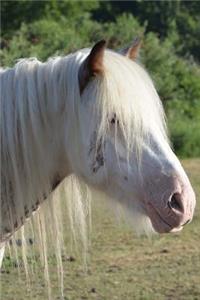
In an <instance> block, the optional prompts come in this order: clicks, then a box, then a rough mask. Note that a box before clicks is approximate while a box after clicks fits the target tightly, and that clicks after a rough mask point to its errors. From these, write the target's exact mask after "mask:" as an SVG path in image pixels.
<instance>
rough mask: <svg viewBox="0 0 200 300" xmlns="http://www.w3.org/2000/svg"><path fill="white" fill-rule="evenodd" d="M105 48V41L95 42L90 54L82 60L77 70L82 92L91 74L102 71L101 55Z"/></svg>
mask: <svg viewBox="0 0 200 300" xmlns="http://www.w3.org/2000/svg"><path fill="white" fill-rule="evenodd" d="M105 48H106V41H104V40H101V41H99V42H97V43H96V44H95V45H94V47H93V48H92V50H91V51H90V54H89V55H88V57H87V58H86V60H85V61H84V62H83V64H82V65H81V67H80V70H79V85H80V91H81V93H82V92H83V90H84V88H85V87H86V85H87V83H88V82H89V80H90V78H91V77H92V76H95V75H97V74H102V73H103V56H104V52H105Z"/></svg>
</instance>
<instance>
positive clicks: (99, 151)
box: [88, 131, 104, 173]
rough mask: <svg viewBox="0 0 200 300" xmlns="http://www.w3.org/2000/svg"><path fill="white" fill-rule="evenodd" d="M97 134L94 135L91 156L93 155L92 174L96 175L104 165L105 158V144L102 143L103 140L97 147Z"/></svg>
mask: <svg viewBox="0 0 200 300" xmlns="http://www.w3.org/2000/svg"><path fill="white" fill-rule="evenodd" d="M96 140H97V134H96V131H95V132H94V133H93V135H92V138H91V143H90V150H89V153H88V154H89V156H90V155H93V156H94V158H93V162H92V168H91V169H92V172H93V173H96V172H97V171H98V170H99V168H100V167H102V166H103V165H104V156H103V147H104V145H103V144H104V143H103V142H102V138H101V139H100V140H99V142H98V145H96Z"/></svg>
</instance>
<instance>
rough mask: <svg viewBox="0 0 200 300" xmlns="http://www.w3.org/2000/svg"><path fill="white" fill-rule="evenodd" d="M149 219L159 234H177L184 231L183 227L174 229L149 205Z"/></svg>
mask: <svg viewBox="0 0 200 300" xmlns="http://www.w3.org/2000/svg"><path fill="white" fill-rule="evenodd" d="M148 217H149V219H150V221H151V224H152V227H153V229H154V230H155V231H156V232H157V233H160V234H161V233H177V232H180V231H181V230H182V229H183V226H179V227H172V226H171V225H170V224H168V223H167V221H165V220H164V218H163V217H162V216H161V215H160V214H159V213H158V212H157V210H156V209H155V208H154V207H153V206H152V205H148Z"/></svg>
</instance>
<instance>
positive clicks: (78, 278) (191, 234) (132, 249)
mask: <svg viewBox="0 0 200 300" xmlns="http://www.w3.org/2000/svg"><path fill="white" fill-rule="evenodd" d="M183 165H184V167H185V169H186V171H187V173H188V175H189V178H190V180H191V182H192V184H193V187H194V189H195V191H196V195H197V208H196V212H195V217H194V219H193V222H192V223H191V224H189V225H188V226H186V227H185V228H184V230H183V231H182V232H181V233H180V234H171V235H161V236H155V237H153V238H151V239H149V238H146V237H137V236H136V235H134V233H133V232H132V230H130V228H129V227H128V226H127V225H125V224H122V225H119V224H117V222H116V220H115V218H114V217H113V216H112V214H111V213H110V212H109V211H108V209H107V207H105V206H104V205H103V204H100V203H99V204H98V205H97V206H96V207H95V209H94V211H93V230H92V246H91V250H90V262H89V265H88V271H87V272H85V271H84V267H83V263H82V262H81V259H80V258H79V257H78V256H76V255H75V254H74V252H73V251H71V252H70V253H69V257H63V265H64V281H65V288H64V290H65V294H66V296H65V299H66V300H92V299H98V300H117V299H118V300H132V299H133V300H137V299H140V300H145V299H146V300H151V299H152V300H171V299H175V300H197V299H200V209H199V204H200V202H199V201H200V159H193V160H184V161H183ZM70 256H71V257H70ZM49 264H50V274H51V281H52V288H53V294H52V295H53V296H52V299H53V300H56V299H61V298H60V296H59V289H58V287H57V285H58V283H57V280H56V265H55V260H54V259H53V258H52V259H51V258H50V261H49ZM36 270H37V272H36V274H35V275H34V276H33V278H32V283H31V284H32V289H33V292H32V295H31V296H30V295H29V296H28V294H27V292H26V284H25V274H24V271H23V270H21V272H20V278H19V279H18V269H17V268H15V267H13V266H11V264H10V263H9V261H8V258H7V259H6V260H5V261H4V264H3V269H2V274H1V282H2V291H1V297H2V300H14V299H16V300H24V299H38V300H45V299H47V295H46V294H45V291H46V288H45V286H44V282H43V280H42V276H43V270H41V269H40V268H39V267H38V268H37V266H36ZM28 297H29V298H28Z"/></svg>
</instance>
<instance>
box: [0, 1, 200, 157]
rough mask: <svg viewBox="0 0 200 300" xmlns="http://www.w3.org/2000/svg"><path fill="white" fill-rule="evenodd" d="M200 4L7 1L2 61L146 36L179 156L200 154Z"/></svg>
mask: <svg viewBox="0 0 200 300" xmlns="http://www.w3.org/2000/svg"><path fill="white" fill-rule="evenodd" d="M199 15H200V2H198V1H181V0H175V1H148V2H147V1H139V0H138V1H97V0H93V1H67V0H63V1H56V0H49V1H31V0H29V1H28V0H21V1H2V2H1V21H2V26H1V28H2V32H1V50H0V51H1V52H0V58H1V65H2V66H3V67H5V66H13V65H14V64H15V62H16V60H17V59H19V58H21V57H30V56H35V57H37V58H38V59H40V60H43V61H44V60H46V59H47V58H48V57H49V56H55V55H65V54H68V53H70V52H72V51H74V50H77V49H79V48H83V47H91V46H92V45H93V44H94V42H96V41H98V40H100V39H102V38H103V39H106V40H107V41H108V43H109V47H110V48H113V49H116V50H117V49H120V48H121V47H122V48H123V47H125V46H127V45H128V44H130V42H131V41H132V40H133V38H134V37H136V36H142V37H143V46H142V49H141V53H140V61H141V63H142V64H143V65H144V66H145V68H146V69H147V70H148V71H149V73H150V75H151V77H152V78H153V80H154V83H155V85H156V88H157V90H158V93H159V95H160V97H161V100H162V101H163V104H164V107H165V110H166V114H167V118H168V127H169V131H170V136H171V140H172V143H173V147H174V149H175V151H176V153H177V154H178V155H179V156H181V157H197V156H200V68H199V62H200V51H199V49H200V47H199V46H200V45H199V44H200V39H199V37H200V18H199Z"/></svg>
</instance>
